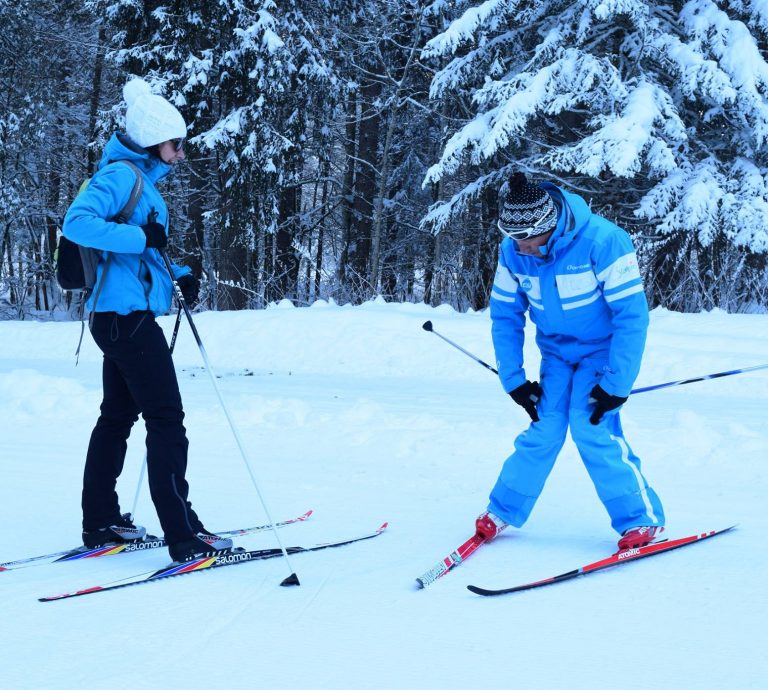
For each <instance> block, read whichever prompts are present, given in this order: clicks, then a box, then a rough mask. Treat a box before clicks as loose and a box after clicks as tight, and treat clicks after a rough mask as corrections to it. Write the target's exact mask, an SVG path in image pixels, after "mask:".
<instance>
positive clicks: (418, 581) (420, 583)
mask: <svg viewBox="0 0 768 690" xmlns="http://www.w3.org/2000/svg"><path fill="white" fill-rule="evenodd" d="M416 589H424V581H423V580H422V579H421V578H420V577H417V578H416Z"/></svg>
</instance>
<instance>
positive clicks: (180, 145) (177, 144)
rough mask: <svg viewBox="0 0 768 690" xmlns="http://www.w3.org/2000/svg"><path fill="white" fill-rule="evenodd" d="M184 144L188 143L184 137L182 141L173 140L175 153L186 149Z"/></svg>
mask: <svg viewBox="0 0 768 690" xmlns="http://www.w3.org/2000/svg"><path fill="white" fill-rule="evenodd" d="M184 142H186V139H185V138H184V137H182V138H181V139H171V144H172V145H173V150H174V151H181V149H183V148H184Z"/></svg>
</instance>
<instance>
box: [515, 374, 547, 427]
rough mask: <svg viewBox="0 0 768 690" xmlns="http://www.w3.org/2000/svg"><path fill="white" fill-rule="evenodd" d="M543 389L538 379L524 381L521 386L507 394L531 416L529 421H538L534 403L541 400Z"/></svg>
mask: <svg viewBox="0 0 768 690" xmlns="http://www.w3.org/2000/svg"><path fill="white" fill-rule="evenodd" d="M542 393H543V391H542V390H541V386H540V385H539V382H538V381H526V382H525V383H524V384H523V385H522V386H518V387H517V388H515V390H513V391H510V392H509V396H510V397H511V398H512V400H514V401H515V402H516V403H517V404H518V405H520V407H522V408H523V409H524V410H525V411H526V412H527V413H528V416H529V417H530V418H531V421H533V422H538V421H539V413H538V412H537V411H536V404H537V403H538V402H539V400H541V395H542Z"/></svg>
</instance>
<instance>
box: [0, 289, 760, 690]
mask: <svg viewBox="0 0 768 690" xmlns="http://www.w3.org/2000/svg"><path fill="white" fill-rule="evenodd" d="M427 319H431V320H432V322H433V323H434V327H435V329H436V330H438V331H439V332H441V333H442V334H444V335H445V336H447V337H449V338H451V339H453V340H455V341H457V342H458V343H460V344H461V345H462V346H463V347H465V348H466V349H468V350H470V351H472V352H474V353H476V354H477V355H478V356H479V357H481V358H482V359H484V360H485V361H487V362H491V363H492V362H493V352H492V346H491V342H490V324H489V318H488V314H487V313H479V314H474V313H470V314H458V313H456V312H454V311H452V310H451V309H449V308H447V307H440V308H437V309H431V308H428V307H425V306H422V305H387V304H383V303H371V304H367V305H363V306H361V307H355V308H353V307H337V306H334V305H328V304H325V303H317V304H315V305H314V306H313V307H311V308H308V309H294V308H290V307H285V306H277V307H274V308H271V309H267V310H264V311H259V312H237V313H204V314H200V315H198V316H197V317H196V323H197V325H198V328H199V331H200V334H201V336H202V338H203V342H204V343H205V347H206V350H207V352H208V354H209V356H210V359H211V362H212V364H213V366H214V368H215V369H216V371H217V373H218V374H219V375H220V376H221V378H220V379H219V385H220V387H221V390H222V393H223V396H224V398H225V400H226V402H227V405H228V407H229V409H230V411H231V413H232V415H233V417H234V419H235V423H236V424H237V426H238V428H239V431H240V433H241V436H242V438H243V440H244V442H245V444H246V446H247V449H248V452H249V454H250V457H251V459H252V463H253V467H254V470H255V473H256V476H257V478H258V480H259V483H260V486H261V489H262V492H263V494H264V496H265V498H266V500H267V502H268V505H269V508H270V511H271V512H272V514H273V517H274V518H275V519H284V518H289V517H294V516H296V515H299V514H301V513H303V512H304V511H306V510H308V509H310V508H311V509H313V510H314V511H315V513H314V515H313V517H312V518H311V520H310V521H308V522H306V523H304V524H300V525H296V526H292V527H287V528H285V529H283V530H282V531H281V536H282V538H283V539H284V543H285V544H286V545H289V546H290V545H311V544H314V543H317V542H322V541H326V540H330V539H333V538H336V537H345V536H352V535H356V534H358V533H361V532H366V531H368V530H370V529H374V528H376V527H377V526H378V525H379V524H381V523H382V522H383V521H385V520H388V521H389V523H390V528H389V530H388V532H387V533H385V534H384V535H383V536H381V537H379V538H377V539H375V540H372V541H368V542H363V543H361V544H355V545H352V546H348V547H344V548H342V549H332V550H328V551H321V552H318V553H313V554H305V555H296V556H294V557H293V561H292V562H293V566H294V569H295V570H296V571H297V573H298V574H299V577H300V578H301V581H302V586H301V587H299V588H281V587H279V582H280V581H281V580H282V579H283V578H284V577H285V575H287V574H288V573H287V568H286V565H285V563H284V562H283V561H282V560H280V559H275V560H271V561H263V562H257V563H248V564H243V565H240V566H236V567H232V568H226V569H222V570H217V571H215V572H207V573H197V574H192V575H189V576H185V577H182V578H178V579H175V580H172V581H167V582H158V583H155V584H150V585H142V586H140V587H133V588H126V589H123V590H118V591H116V592H107V593H103V594H95V595H93V596H89V597H84V598H79V599H72V600H68V601H59V602H53V603H47V604H43V603H38V601H37V597H38V596H43V595H51V594H57V593H60V592H64V591H70V590H73V589H80V588H83V587H87V586H91V585H95V584H101V583H105V582H110V581H112V580H117V579H119V578H121V577H125V576H127V575H130V574H133V573H139V572H143V571H147V570H151V569H152V568H155V567H160V566H163V565H165V564H166V563H167V561H168V557H167V552H166V551H165V550H164V549H160V550H156V551H154V552H147V553H140V554H133V555H124V556H116V557H112V558H102V559H95V560H92V561H89V562H75V563H65V564H55V565H44V566H41V567H35V568H27V569H24V570H18V571H15V572H14V571H10V572H3V573H0V583H1V584H0V606H1V607H2V608H1V609H0V610H1V611H2V625H0V687H2V688H4V689H5V688H8V689H16V688H24V689H27V688H35V689H36V688H55V689H57V690H58V689H59V688H78V689H81V688H109V689H110V690H119V689H125V690H140V689H144V688H150V689H154V688H177V687H184V688H209V687H227V688H257V687H258V688H269V689H283V688H289V689H293V688H301V689H303V690H310V689H311V690H316V689H322V690H324V689H329V690H331V689H332V690H336V689H340V688H343V689H347V688H349V689H354V690H363V689H366V688H375V689H377V690H378V689H389V688H398V689H399V688H440V689H441V690H445V689H448V688H569V689H570V688H589V689H590V690H592V689H594V688H616V687H622V688H630V689H633V688H638V689H639V688H643V689H646V688H663V689H668V688H676V689H677V688H692V689H693V688H695V689H696V690H703V689H709V688H712V689H718V690H719V689H721V688H729V689H740V688H765V687H768V661H767V660H766V654H765V647H766V642H767V638H766V633H765V622H766V616H767V615H768V606H766V602H767V595H766V575H765V573H766V571H768V555H766V550H765V548H764V541H765V535H766V533H767V532H768V519H767V518H766V495H768V452H767V451H768V426H767V425H766V416H767V415H766V403H768V370H766V371H758V372H754V373H748V374H744V375H738V376H731V377H727V378H722V379H716V380H710V381H705V382H700V383H694V384H690V385H686V386H681V387H677V388H670V389H666V390H660V391H654V392H648V393H643V394H638V395H636V396H633V398H632V399H631V400H630V402H629V403H628V404H627V406H626V408H625V412H624V417H623V419H624V426H625V430H626V433H627V437H628V439H629V440H630V442H631V443H632V445H633V447H634V449H635V451H636V452H637V453H638V455H639V456H640V457H641V458H642V459H643V468H644V471H645V473H646V476H647V477H648V479H649V481H650V482H651V483H652V484H653V486H654V487H655V489H656V490H657V491H658V493H659V495H660V496H661V498H662V500H663V501H664V504H665V508H666V511H667V518H668V521H669V529H670V536H675V535H680V536H682V535H683V534H687V533H690V532H697V531H706V530H708V529H711V528H716V527H721V526H724V525H728V524H732V523H738V524H739V527H738V529H737V530H735V531H732V532H731V533H729V534H727V535H724V536H722V537H717V538H716V539H713V540H711V541H707V542H705V543H703V544H697V545H694V546H691V547H689V548H686V549H683V550H680V551H675V552H673V553H670V554H666V555H663V556H659V557H657V558H653V559H649V560H645V561H640V562H637V563H631V564H627V565H624V566H621V567H620V568H617V569H612V570H607V571H604V572H602V573H596V574H593V575H589V576H587V577H585V578H581V579H579V580H574V581H571V582H568V583H563V584H560V585H555V586H552V587H549V588H545V589H541V590H534V591H532V592H526V593H522V594H516V595H512V596H508V597H500V598H496V599H483V598H480V597H477V596H475V595H473V594H471V593H470V592H468V591H467V590H466V588H465V587H466V585H467V584H477V585H483V586H510V585H514V584H519V583H521V582H525V581H528V580H530V579H537V578H540V577H545V576H548V575H553V574H556V573H559V572H564V571H566V570H570V569H572V568H574V567H577V566H579V565H583V564H585V563H587V562H590V561H592V560H597V559H598V558H600V557H601V556H603V555H607V554H608V553H611V552H612V551H613V547H614V545H615V537H616V535H615V534H613V533H612V531H611V529H610V526H609V524H608V520H607V517H606V515H605V514H604V511H603V508H602V506H601V505H600V503H599V501H598V500H597V497H596V495H595V492H594V489H593V488H592V485H591V484H590V482H589V479H588V478H587V475H586V472H585V470H584V468H583V466H582V465H581V463H580V461H579V458H578V455H577V453H576V450H575V447H574V446H573V444H572V443H571V442H570V441H568V443H567V445H566V447H565V449H564V451H563V453H562V455H561V457H560V460H559V461H558V464H557V465H556V466H555V470H554V472H553V474H552V476H551V478H550V480H549V482H548V484H547V486H546V488H545V491H544V494H543V495H542V497H541V500H540V501H539V504H538V505H537V507H536V509H535V511H534V513H533V516H532V517H531V520H530V521H529V523H528V524H527V525H526V526H525V527H524V529H522V530H508V531H507V532H505V533H504V535H503V536H502V537H500V538H499V539H498V540H496V541H495V542H494V543H492V544H490V545H489V546H487V547H485V548H484V549H483V550H482V551H481V552H479V553H478V554H477V555H476V556H474V557H473V558H471V559H469V560H468V561H467V562H466V563H464V564H463V565H462V566H461V567H460V568H458V569H457V570H456V571H454V572H453V573H451V574H449V575H448V576H447V577H446V578H444V579H442V580H440V581H438V582H437V583H435V584H434V585H432V586H431V587H429V588H427V589H426V590H422V591H417V590H416V589H415V588H414V578H415V577H417V576H418V575H420V574H422V573H423V572H424V571H425V570H427V569H428V568H429V567H430V566H432V565H433V564H434V563H435V562H436V561H437V560H438V559H439V558H440V557H441V556H442V555H444V554H446V553H447V552H449V551H450V550H451V549H452V548H454V547H455V546H456V545H458V544H459V543H460V542H461V541H463V540H464V539H465V538H466V537H468V536H469V534H470V533H471V531H472V527H473V522H474V518H475V517H476V515H477V514H478V513H480V512H481V511H482V510H483V509H484V508H485V505H486V498H487V494H488V492H489V490H490V488H491V486H492V485H493V482H494V481H495V479H496V475H497V472H498V470H499V468H500V466H501V463H502V462H503V460H504V459H505V458H506V457H507V455H508V453H509V452H510V450H511V448H512V441H513V439H514V437H515V435H516V434H517V433H518V432H519V431H520V430H521V429H522V428H523V427H524V426H525V424H526V418H525V416H524V413H523V411H522V410H521V409H520V408H518V407H517V406H515V405H514V404H513V403H512V402H511V401H510V400H509V398H508V397H506V396H505V395H504V393H503V391H502V390H501V387H500V386H499V384H498V382H497V380H496V379H495V377H494V376H492V375H491V374H490V373H489V372H487V371H486V370H484V369H483V368H482V367H480V366H478V365H477V364H476V363H474V362H472V361H471V360H470V359H468V358H467V357H466V356H464V355H462V354H461V353H460V352H458V351H456V350H454V349H453V348H451V347H449V346H448V345H446V344H445V343H443V342H442V341H440V340H439V339H438V338H437V337H435V336H434V335H431V334H429V333H426V332H425V331H424V330H422V328H421V325H422V323H423V322H424V321H425V320H427ZM162 323H163V325H164V328H165V329H166V332H168V333H170V331H171V329H172V327H173V318H172V317H165V318H164V319H163V320H162ZM79 328H80V326H79V324H76V323H37V322H2V323H0V347H1V350H0V443H1V445H0V453H1V455H0V469H2V481H0V525H1V526H2V538H0V562H4V561H9V560H12V559H15V558H21V557H24V556H31V555H34V554H38V553H45V552H47V551H57V550H60V549H63V548H67V547H69V546H75V545H77V544H78V543H79V523H80V509H79V492H80V480H81V471H82V463H83V458H84V454H85V449H86V445H87V442H88V437H89V434H90V430H91V427H92V424H93V422H94V421H95V418H96V415H97V412H98V406H99V402H100V391H101V383H100V373H99V371H100V353H99V352H98V349H97V348H96V346H95V344H94V343H93V341H92V340H91V339H90V337H89V336H88V335H87V334H86V338H85V341H84V342H85V344H84V346H83V352H82V355H81V360H80V364H79V366H78V367H75V366H74V358H73V351H74V349H75V346H76V342H77V338H78V334H79ZM529 340H531V339H530V338H529ZM767 345H768V316H766V315H748V316H747V315H744V316H742V315H738V316H735V315H726V314H724V313H719V312H713V313H709V314H696V315H693V314H688V315H681V314H675V313H670V312H666V311H663V310H656V311H655V312H654V313H653V314H652V321H651V330H650V336H649V343H648V347H647V350H646V357H645V361H644V365H643V368H642V371H641V373H640V377H639V379H638V381H637V384H636V385H637V386H644V385H650V384H655V383H661V382H665V381H669V380H676V379H683V378H688V377H692V376H696V375H699V374H706V373H712V372H717V371H724V370H729V369H734V368H741V367H748V366H752V365H758V364H763V363H766V362H768V347H767ZM527 355H528V364H529V372H530V373H531V374H534V375H535V368H536V362H537V355H536V352H535V349H534V348H533V347H532V346H531V347H529V348H528V350H527ZM175 360H176V362H177V369H178V372H179V378H180V385H181V389H182V396H183V399H184V403H185V408H186V411H187V429H188V433H189V437H190V442H191V445H190V466H189V475H188V477H189V481H190V485H191V496H190V497H191V499H192V501H193V504H194V505H195V508H196V509H197V511H198V513H199V514H200V515H201V517H202V518H203V520H204V521H205V524H206V526H208V527H209V528H210V529H213V530H216V529H230V528H235V527H244V526H249V525H252V524H259V523H260V522H263V521H264V514H263V511H262V509H261V507H260V504H259V501H258V497H257V495H256V492H255V490H254V489H253V486H252V484H251V482H250V480H249V478H248V474H247V471H246V469H245V466H244V464H243V462H242V460H241V458H240V455H239V452H238V450H237V447H236V445H235V442H234V439H233V437H232V434H231V432H230V431H229V427H228V425H227V423H226V419H225V417H224V415H223V413H222V412H221V409H220V407H219V405H218V402H217V399H216V396H215V393H214V391H213V388H212V386H211V383H210V381H209V380H208V378H207V377H206V375H205V373H204V372H203V371H202V369H201V368H200V366H201V358H200V354H199V352H198V350H197V346H196V344H195V342H194V339H193V338H192V335H191V333H190V331H189V329H188V327H187V326H186V325H184V326H183V327H182V331H181V334H180V336H179V341H178V343H177V350H176V354H175ZM246 374H247V375H246ZM142 431H143V429H142V428H141V427H140V426H137V427H136V429H135V430H134V434H133V437H132V439H131V444H130V447H129V452H128V459H127V462H126V469H125V472H124V474H123V477H122V478H121V482H120V486H119V488H120V491H121V497H122V507H123V509H125V510H128V509H130V507H131V504H132V502H133V497H134V492H135V490H136V485H137V480H138V477H139V470H140V467H141V463H142V459H143V433H142ZM136 517H137V520H138V521H139V522H141V523H143V524H145V525H146V526H147V527H148V528H150V531H155V532H156V531H157V527H158V526H157V519H156V516H155V514H154V511H153V508H152V504H151V501H150V500H149V495H148V491H147V490H146V487H145V488H144V489H143V490H142V493H141V496H140V499H139V504H138V510H137V515H136ZM240 543H241V544H242V545H243V546H247V547H249V548H260V547H271V546H273V545H274V538H273V536H272V535H271V534H270V533H262V534H258V535H254V536H251V537H247V538H243V539H241V540H240Z"/></svg>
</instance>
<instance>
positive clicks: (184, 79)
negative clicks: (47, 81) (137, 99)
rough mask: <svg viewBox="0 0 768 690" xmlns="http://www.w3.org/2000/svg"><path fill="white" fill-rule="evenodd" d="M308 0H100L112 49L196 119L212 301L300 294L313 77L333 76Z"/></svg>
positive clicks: (196, 225) (198, 198) (197, 205)
mask: <svg viewBox="0 0 768 690" xmlns="http://www.w3.org/2000/svg"><path fill="white" fill-rule="evenodd" d="M300 4H301V3H297V2H296V1H295V0H263V1H261V2H256V3H253V2H242V1H240V0H226V1H223V2H218V3H208V2H182V1H181V0H173V1H170V2H165V3H154V4H153V7H152V8H150V9H151V11H150V12H142V10H141V7H139V6H137V5H136V3H132V2H131V3H127V2H123V0H91V5H92V7H93V8H94V9H95V10H96V11H98V12H99V14H100V15H101V16H102V17H104V18H105V19H106V20H107V21H108V22H109V25H110V27H111V29H112V32H113V50H112V52H111V53H110V57H111V58H112V59H113V60H114V61H115V62H116V63H117V64H119V65H120V66H121V67H122V68H123V69H124V70H125V71H127V72H133V73H140V74H142V75H143V76H145V77H147V78H148V80H149V81H151V82H153V83H154V84H155V86H156V88H157V89H158V90H159V91H163V92H164V93H165V95H166V96H167V97H169V98H170V99H171V100H172V101H173V102H174V103H175V104H176V105H177V106H178V107H179V108H180V110H181V111H182V113H183V114H184V115H185V117H186V119H187V122H188V123H189V125H190V134H191V139H190V147H191V153H192V155H191V156H190V158H191V159H192V161H191V166H190V167H191V169H192V176H191V179H192V195H191V198H192V201H193V203H192V205H191V207H190V209H189V211H190V219H191V221H192V227H193V230H194V233H193V234H192V237H193V239H194V240H196V242H197V243H198V244H199V246H200V248H201V249H202V263H203V265H204V266H205V267H206V269H207V272H208V277H209V289H210V292H211V294H212V295H213V296H214V299H213V300H212V305H213V306H221V307H229V308H231V307H235V308H242V307H245V306H261V305H263V304H265V303H266V302H267V301H269V300H272V299H277V298H280V297H285V296H288V297H293V296H295V294H296V283H297V279H298V262H297V259H296V257H295V251H294V249H293V242H294V237H293V231H294V230H295V228H296V223H295V216H296V214H297V213H298V212H299V211H300V208H299V202H300V194H298V195H297V190H296V186H295V183H296V180H297V179H298V175H299V171H300V170H301V167H302V164H301V161H302V154H301V150H302V148H303V146H304V143H305V142H304V133H305V132H304V129H305V126H306V117H307V112H308V110H309V108H308V104H307V101H308V100H309V99H310V94H309V84H312V83H314V82H315V81H316V80H318V79H323V78H324V77H325V76H327V74H326V70H325V68H324V66H323V60H322V55H321V53H320V52H319V51H317V50H316V49H315V47H314V43H313V41H312V40H311V38H312V32H311V29H310V27H309V26H308V25H307V23H306V22H305V21H304V17H303V13H302V11H301V9H300V8H299V5H300ZM316 88H319V87H316ZM297 199H298V201H297ZM281 210H282V211H283V215H282V217H281V215H280V214H281ZM181 222H182V224H184V225H186V219H181Z"/></svg>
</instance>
